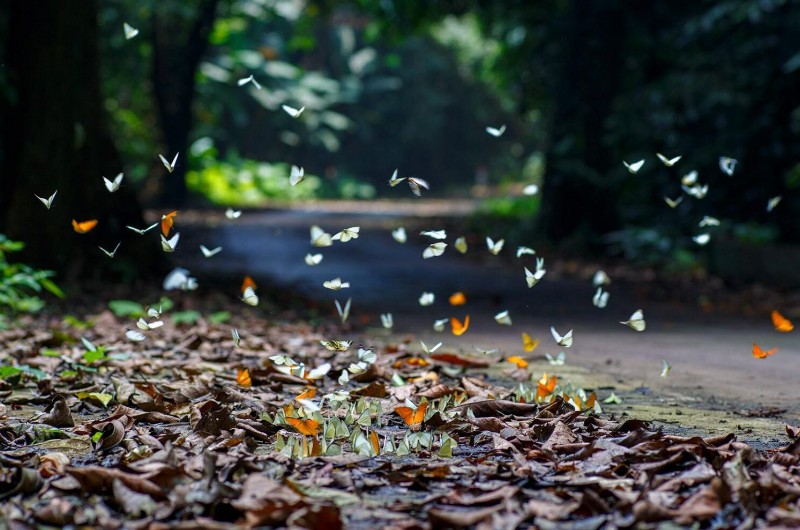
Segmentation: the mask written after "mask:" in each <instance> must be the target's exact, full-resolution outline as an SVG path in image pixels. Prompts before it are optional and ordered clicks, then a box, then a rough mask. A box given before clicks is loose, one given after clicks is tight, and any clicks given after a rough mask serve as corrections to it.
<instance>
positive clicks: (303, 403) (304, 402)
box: [295, 363, 330, 415]
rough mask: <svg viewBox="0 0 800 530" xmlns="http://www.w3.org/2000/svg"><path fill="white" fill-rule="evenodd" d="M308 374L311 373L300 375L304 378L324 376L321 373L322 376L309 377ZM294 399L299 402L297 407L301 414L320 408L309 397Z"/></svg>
mask: <svg viewBox="0 0 800 530" xmlns="http://www.w3.org/2000/svg"><path fill="white" fill-rule="evenodd" d="M326 364H328V363H326ZM328 369H330V364H328ZM310 374H311V372H309V373H308V374H305V375H301V376H300V377H304V378H305V379H319V378H320V377H323V376H324V374H323V376H320V377H309V376H310ZM295 401H297V402H298V403H299V404H300V407H299V409H301V410H302V411H303V414H305V415H308V414H313V413H314V412H319V411H320V410H322V409H321V408H320V406H319V405H318V404H317V403H316V402H314V401H312V400H310V399H303V398H300V399H297V400H295Z"/></svg>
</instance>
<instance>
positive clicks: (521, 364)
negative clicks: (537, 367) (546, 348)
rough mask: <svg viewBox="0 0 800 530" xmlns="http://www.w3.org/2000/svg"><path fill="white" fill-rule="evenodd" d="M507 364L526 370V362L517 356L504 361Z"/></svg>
mask: <svg viewBox="0 0 800 530" xmlns="http://www.w3.org/2000/svg"><path fill="white" fill-rule="evenodd" d="M506 362H507V363H513V364H516V365H517V368H527V367H528V361H526V360H525V359H523V358H522V357H520V356H519V355H514V356H513V357H509V358H508V359H506Z"/></svg>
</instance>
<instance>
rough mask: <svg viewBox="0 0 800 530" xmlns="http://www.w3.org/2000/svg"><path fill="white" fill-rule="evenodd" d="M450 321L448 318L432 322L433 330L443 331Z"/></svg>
mask: <svg viewBox="0 0 800 530" xmlns="http://www.w3.org/2000/svg"><path fill="white" fill-rule="evenodd" d="M449 321H450V319H449V318H442V319H440V320H434V321H433V329H434V330H435V331H444V326H445V324H447V323H448V322H449Z"/></svg>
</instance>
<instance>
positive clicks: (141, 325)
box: [136, 317, 164, 331]
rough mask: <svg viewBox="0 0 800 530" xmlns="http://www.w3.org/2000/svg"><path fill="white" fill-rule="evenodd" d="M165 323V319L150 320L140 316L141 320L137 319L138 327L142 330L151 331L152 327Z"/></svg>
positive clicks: (158, 326)
mask: <svg viewBox="0 0 800 530" xmlns="http://www.w3.org/2000/svg"><path fill="white" fill-rule="evenodd" d="M163 325H164V321H163V320H156V321H154V322H148V321H146V320H145V319H144V317H139V320H137V321H136V327H137V328H139V329H141V330H142V331H150V330H151V329H156V328H160V327H161V326H163Z"/></svg>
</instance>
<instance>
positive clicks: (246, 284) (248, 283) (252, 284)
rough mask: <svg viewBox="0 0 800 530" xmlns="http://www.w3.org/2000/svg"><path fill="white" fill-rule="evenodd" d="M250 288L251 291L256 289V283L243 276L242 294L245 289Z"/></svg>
mask: <svg viewBox="0 0 800 530" xmlns="http://www.w3.org/2000/svg"><path fill="white" fill-rule="evenodd" d="M248 287H250V288H251V289H253V290H256V289H258V287H257V286H256V282H254V281H253V278H251V277H250V276H245V277H244V280H242V292H245V291H246V290H247V288H248Z"/></svg>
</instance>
